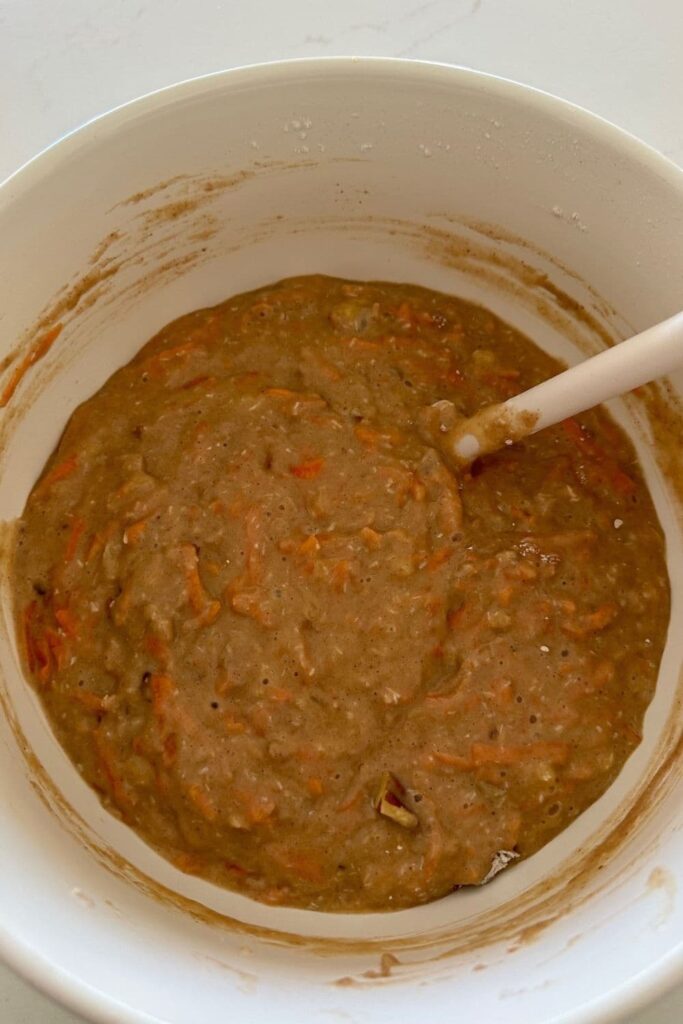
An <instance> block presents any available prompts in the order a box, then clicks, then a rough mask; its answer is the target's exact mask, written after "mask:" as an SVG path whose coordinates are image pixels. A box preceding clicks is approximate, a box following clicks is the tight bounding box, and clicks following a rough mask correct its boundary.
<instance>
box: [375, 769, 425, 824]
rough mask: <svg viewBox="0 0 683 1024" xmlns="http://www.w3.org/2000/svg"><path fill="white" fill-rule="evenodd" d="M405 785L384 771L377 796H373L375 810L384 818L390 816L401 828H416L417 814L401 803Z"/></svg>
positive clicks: (417, 822)
mask: <svg viewBox="0 0 683 1024" xmlns="http://www.w3.org/2000/svg"><path fill="white" fill-rule="evenodd" d="M405 792H406V791H405V787H404V786H403V785H402V784H401V783H400V782H399V780H398V779H397V778H396V776H395V775H392V773H391V772H384V774H383V775H382V778H381V779H380V783H379V789H378V790H377V797H376V798H375V810H377V811H379V813H380V814H383V815H384V817H385V818H391V820H392V821H395V822H396V824H397V825H402V826H403V828H417V826H418V825H419V824H420V823H419V821H418V818H417V815H415V814H413V812H412V811H409V810H408V808H407V807H406V806H405V804H404V803H403V798H404V797H405Z"/></svg>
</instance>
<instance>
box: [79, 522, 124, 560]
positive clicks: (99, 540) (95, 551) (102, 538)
mask: <svg viewBox="0 0 683 1024" xmlns="http://www.w3.org/2000/svg"><path fill="white" fill-rule="evenodd" d="M116 529H117V526H116V523H115V522H111V523H107V525H106V526H105V527H104V529H103V530H100V531H99V533H96V534H94V536H93V539H92V540H91V542H90V546H89V547H88V550H87V551H86V553H85V560H86V562H90V561H92V559H93V558H95V557H96V556H97V555H99V554H100V552H101V551H102V550H103V549H104V546H105V544H106V543H107V541H109V540H111V538H112V537H113V536H114V534H115V532H116Z"/></svg>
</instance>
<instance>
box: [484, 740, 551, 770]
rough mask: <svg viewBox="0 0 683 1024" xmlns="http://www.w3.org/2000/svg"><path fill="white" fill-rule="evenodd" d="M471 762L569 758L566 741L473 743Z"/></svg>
mask: <svg viewBox="0 0 683 1024" xmlns="http://www.w3.org/2000/svg"><path fill="white" fill-rule="evenodd" d="M471 756H472V764H473V765H474V766H475V767H477V766H478V765H485V764H522V763H524V762H525V761H550V763H551V764H565V763H566V761H567V759H568V758H569V744H568V743H559V742H558V743H553V742H543V741H539V742H537V743H527V744H520V745H515V744H510V745H504V744H496V743H473V744H472V752H471Z"/></svg>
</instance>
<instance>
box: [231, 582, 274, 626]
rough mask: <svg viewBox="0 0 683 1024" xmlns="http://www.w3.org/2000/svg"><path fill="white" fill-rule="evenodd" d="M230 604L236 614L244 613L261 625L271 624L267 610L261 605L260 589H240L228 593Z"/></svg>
mask: <svg viewBox="0 0 683 1024" xmlns="http://www.w3.org/2000/svg"><path fill="white" fill-rule="evenodd" d="M228 589H230V588H228ZM230 605H231V607H232V610H233V611H235V612H237V614H238V615H246V616H247V618H250V619H254V621H255V622H258V623H259V625H261V626H270V625H271V619H270V615H269V613H268V610H267V609H266V608H264V606H263V595H262V593H261V591H254V590H240V591H238V592H237V593H232V594H230Z"/></svg>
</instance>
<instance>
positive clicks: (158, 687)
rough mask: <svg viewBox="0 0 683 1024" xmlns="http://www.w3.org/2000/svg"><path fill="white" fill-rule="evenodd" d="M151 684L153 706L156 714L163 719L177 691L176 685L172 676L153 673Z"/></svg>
mask: <svg viewBox="0 0 683 1024" xmlns="http://www.w3.org/2000/svg"><path fill="white" fill-rule="evenodd" d="M149 685H150V687H151V690H152V708H153V710H154V714H155V715H156V716H157V718H159V719H163V718H164V716H165V714H166V712H167V710H168V703H169V701H170V699H171V697H172V696H173V694H174V693H175V686H174V684H173V680H172V679H171V677H170V676H165V675H161V674H156V673H155V674H153V675H152V677H151V679H150V681H149Z"/></svg>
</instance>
